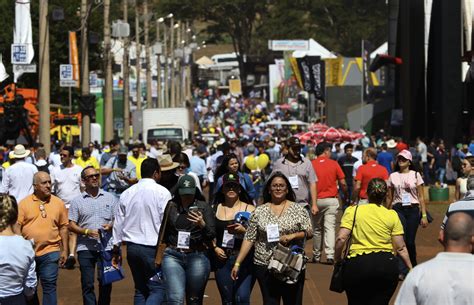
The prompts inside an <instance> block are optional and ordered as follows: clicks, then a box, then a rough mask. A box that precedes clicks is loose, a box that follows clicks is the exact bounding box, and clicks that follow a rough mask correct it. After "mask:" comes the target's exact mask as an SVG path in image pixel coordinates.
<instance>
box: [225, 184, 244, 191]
mask: <svg viewBox="0 0 474 305" xmlns="http://www.w3.org/2000/svg"><path fill="white" fill-rule="evenodd" d="M224 188H225V189H227V190H238V189H239V188H240V184H237V183H229V184H226V185H224Z"/></svg>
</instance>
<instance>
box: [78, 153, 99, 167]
mask: <svg viewBox="0 0 474 305" xmlns="http://www.w3.org/2000/svg"><path fill="white" fill-rule="evenodd" d="M74 164H77V165H79V166H80V167H82V168H86V167H87V166H93V167H94V168H95V169H97V170H98V169H100V166H99V162H98V161H97V159H96V158H95V157H92V156H91V157H89V159H87V160H85V161H84V160H83V159H82V158H80V157H79V158H77V159H74Z"/></svg>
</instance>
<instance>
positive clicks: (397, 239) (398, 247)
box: [392, 235, 413, 270]
mask: <svg viewBox="0 0 474 305" xmlns="http://www.w3.org/2000/svg"><path fill="white" fill-rule="evenodd" d="M392 243H393V245H394V246H395V251H396V252H397V254H398V255H399V256H400V257H401V259H402V261H403V262H404V263H405V265H406V266H407V267H408V269H409V270H411V269H412V268H413V266H412V265H411V261H410V257H409V256H408V250H407V247H406V245H405V241H404V240H403V235H395V236H392Z"/></svg>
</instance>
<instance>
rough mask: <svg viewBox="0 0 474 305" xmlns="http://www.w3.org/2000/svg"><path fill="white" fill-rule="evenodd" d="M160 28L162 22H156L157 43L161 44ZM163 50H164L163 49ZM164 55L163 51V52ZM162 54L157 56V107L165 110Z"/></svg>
mask: <svg viewBox="0 0 474 305" xmlns="http://www.w3.org/2000/svg"><path fill="white" fill-rule="evenodd" d="M160 27H161V22H160V21H158V20H157V21H156V43H160ZM162 50H163V49H162ZM161 53H163V51H162V52H161ZM161 53H159V54H156V81H157V88H158V89H157V91H158V92H157V99H158V100H157V105H158V108H163V107H164V105H163V96H162V95H161V94H162V92H161V59H160V57H161Z"/></svg>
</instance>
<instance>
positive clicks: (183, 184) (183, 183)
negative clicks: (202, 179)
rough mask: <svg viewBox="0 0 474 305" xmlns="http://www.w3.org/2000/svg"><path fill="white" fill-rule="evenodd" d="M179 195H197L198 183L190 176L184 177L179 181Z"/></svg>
mask: <svg viewBox="0 0 474 305" xmlns="http://www.w3.org/2000/svg"><path fill="white" fill-rule="evenodd" d="M178 193H179V194H180V195H194V194H196V181H194V178H193V177H191V176H190V175H184V176H182V177H181V178H179V181H178Z"/></svg>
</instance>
